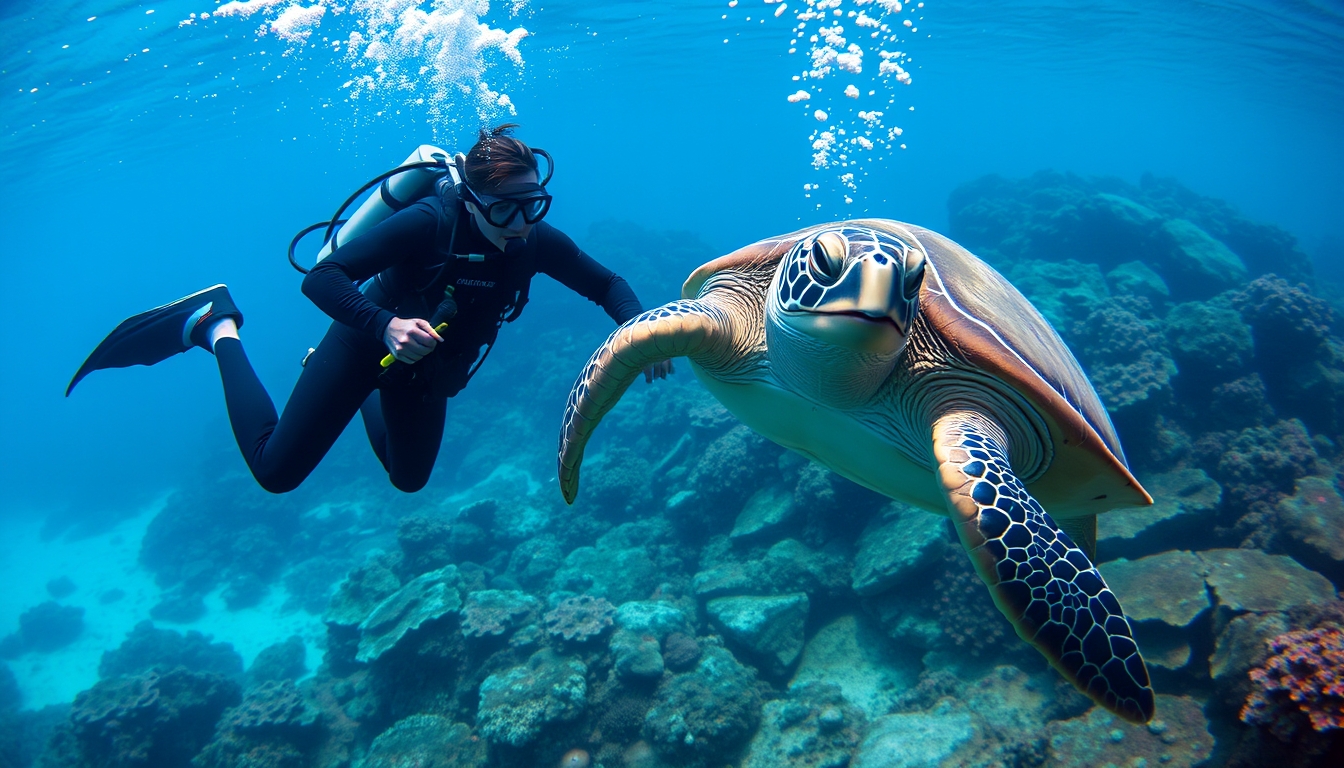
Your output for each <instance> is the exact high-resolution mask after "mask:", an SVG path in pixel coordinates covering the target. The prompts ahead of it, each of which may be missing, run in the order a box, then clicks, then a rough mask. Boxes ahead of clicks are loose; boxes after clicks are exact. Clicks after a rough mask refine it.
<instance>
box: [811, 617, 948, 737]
mask: <svg viewBox="0 0 1344 768" xmlns="http://www.w3.org/2000/svg"><path fill="white" fill-rule="evenodd" d="M921 666H922V664H921V662H920V659H919V654H911V655H910V657H909V658H904V657H902V656H901V655H900V654H899V653H898V652H897V650H896V648H895V647H894V645H893V644H892V643H891V641H890V640H888V639H887V638H886V636H884V635H883V634H882V631H881V630H880V629H879V628H878V627H875V626H872V624H871V623H870V620H869V619H867V617H865V616H856V615H853V614H846V615H844V616H840V617H838V618H836V619H833V620H832V621H831V622H830V623H829V624H827V625H826V626H824V627H822V628H821V629H819V630H817V634H816V635H814V636H813V637H812V639H810V640H808V641H807V645H806V646H805V647H804V648H803V655H802V660H801V661H800V662H798V670H797V671H796V672H794V675H793V680H792V681H790V683H789V684H790V686H799V685H806V684H809V683H822V682H824V683H831V684H834V685H836V686H837V687H838V688H839V690H840V692H841V693H843V694H844V697H845V699H847V700H848V701H849V702H851V703H852V704H854V706H856V707H858V708H859V709H860V710H862V711H863V712H865V713H867V714H868V715H869V716H870V717H874V716H877V715H880V714H883V713H886V712H890V711H891V708H892V705H893V704H895V702H896V699H897V697H898V696H899V695H900V694H901V693H902V692H903V691H906V690H908V689H910V688H913V687H914V686H915V685H916V684H917V683H918V682H919V672H920V668H921Z"/></svg>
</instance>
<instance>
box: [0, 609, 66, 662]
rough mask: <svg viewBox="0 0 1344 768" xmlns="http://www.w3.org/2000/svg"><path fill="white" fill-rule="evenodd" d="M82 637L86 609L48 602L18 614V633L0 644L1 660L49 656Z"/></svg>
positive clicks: (0, 641)
mask: <svg viewBox="0 0 1344 768" xmlns="http://www.w3.org/2000/svg"><path fill="white" fill-rule="evenodd" d="M83 633H84V609H83V608H78V607H75V606H71V605H61V604H59V603H57V602H56V601H54V600H48V601H47V602H45V603H40V604H38V605H36V606H34V607H32V608H29V609H28V610H26V611H24V612H23V613H21V614H19V631H18V632H15V633H14V634H12V635H9V636H8V637H6V638H4V639H3V640H0V658H14V657H15V656H18V655H20V654H23V653H29V652H33V653H50V652H52V651H55V650H57V649H60V648H64V647H65V646H67V645H69V644H71V643H73V642H75V641H76V640H78V639H79V636H80V635H81V634H83Z"/></svg>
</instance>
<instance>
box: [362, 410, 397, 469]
mask: <svg viewBox="0 0 1344 768" xmlns="http://www.w3.org/2000/svg"><path fill="white" fill-rule="evenodd" d="M359 415H360V416H362V417H364V434H366V435H368V436H369V445H370V446H372V448H373V455H374V456H377V457H378V461H380V462H382V464H383V469H386V470H388V471H389V472H391V471H392V468H391V466H390V465H389V464H388V463H387V422H386V421H384V420H383V405H382V393H381V392H379V391H378V390H374V391H373V392H370V393H369V396H368V397H366V398H364V402H363V404H361V405H360V406H359Z"/></svg>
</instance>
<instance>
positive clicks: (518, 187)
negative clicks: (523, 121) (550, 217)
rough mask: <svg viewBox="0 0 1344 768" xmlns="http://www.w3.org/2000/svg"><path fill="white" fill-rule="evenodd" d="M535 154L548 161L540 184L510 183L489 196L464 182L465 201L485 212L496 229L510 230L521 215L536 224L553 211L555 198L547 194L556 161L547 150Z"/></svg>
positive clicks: (538, 150)
mask: <svg viewBox="0 0 1344 768" xmlns="http://www.w3.org/2000/svg"><path fill="white" fill-rule="evenodd" d="M532 152H533V154H537V155H541V156H542V157H544V158H546V176H545V177H544V178H542V180H541V183H540V184H509V185H505V186H503V187H501V188H500V189H498V190H496V193H497V194H493V195H485V194H481V193H480V192H477V191H476V190H474V189H472V188H471V186H470V185H469V184H466V183H463V184H462V185H461V189H462V190H463V192H464V194H463V199H465V200H469V201H470V202H473V203H475V204H476V206H477V207H478V208H480V209H481V213H482V214H484V215H485V220H486V221H488V222H490V225H491V226H493V227H499V228H501V229H504V228H507V227H508V226H509V224H510V222H512V221H513V220H514V218H515V217H516V216H517V215H518V214H519V213H521V214H522V215H523V221H524V222H526V223H528V224H536V223H537V222H538V221H541V220H542V219H543V218H545V217H546V213H547V211H549V210H550V209H551V196H550V195H549V194H547V193H546V182H548V181H550V180H551V176H552V175H554V174H555V161H554V160H552V159H551V155H550V153H548V152H547V151H546V150H544V149H533V150H532Z"/></svg>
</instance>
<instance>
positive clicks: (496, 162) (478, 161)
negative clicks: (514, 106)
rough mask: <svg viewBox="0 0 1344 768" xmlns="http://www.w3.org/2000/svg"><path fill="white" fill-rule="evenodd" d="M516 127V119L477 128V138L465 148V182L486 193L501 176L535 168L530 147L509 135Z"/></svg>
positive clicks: (493, 187) (494, 185)
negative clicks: (487, 128)
mask: <svg viewBox="0 0 1344 768" xmlns="http://www.w3.org/2000/svg"><path fill="white" fill-rule="evenodd" d="M517 127H518V124H517V123H504V124H503V125H497V126H495V127H494V128H491V129H489V130H488V131H487V130H486V129H485V128H482V129H481V131H480V138H479V139H477V141H476V144H475V146H473V147H472V148H471V149H470V150H469V151H468V152H467V162H466V172H467V183H468V184H470V185H471V188H472V189H475V190H478V191H480V192H484V193H486V194H489V193H491V192H493V191H494V190H496V189H499V187H500V185H501V184H503V183H504V180H505V179H508V178H511V177H513V176H517V175H518V174H520V173H527V172H528V171H531V172H532V173H536V172H537V156H536V155H534V154H532V149H531V148H530V147H528V146H527V145H526V144H524V143H523V142H521V141H519V140H517V139H515V138H513V137H512V136H510V135H509V134H510V133H512V132H513V129H514V128H517Z"/></svg>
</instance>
